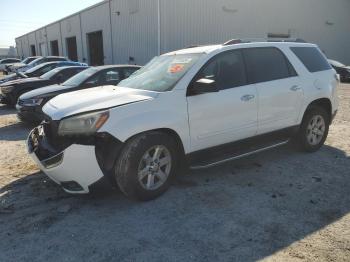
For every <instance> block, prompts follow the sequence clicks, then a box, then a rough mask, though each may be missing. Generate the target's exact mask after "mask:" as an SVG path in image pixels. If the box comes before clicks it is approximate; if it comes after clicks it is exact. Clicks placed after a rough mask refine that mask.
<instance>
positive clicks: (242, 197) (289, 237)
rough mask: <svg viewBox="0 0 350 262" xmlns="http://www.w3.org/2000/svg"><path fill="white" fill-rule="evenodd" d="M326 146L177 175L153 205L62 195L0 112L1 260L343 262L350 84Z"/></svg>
mask: <svg viewBox="0 0 350 262" xmlns="http://www.w3.org/2000/svg"><path fill="white" fill-rule="evenodd" d="M340 96H341V107H340V112H339V114H338V117H337V119H336V121H335V124H334V125H333V126H332V127H331V130H330V135H329V138H328V140H327V144H326V145H325V146H324V147H323V148H322V150H320V151H319V152H317V153H315V154H305V153H300V152H297V151H296V150H295V149H293V148H292V147H290V146H289V147H283V148H279V149H275V150H272V151H269V152H265V153H262V154H259V155H256V156H253V157H250V158H247V159H244V160H240V161H235V162H232V163H229V164H226V165H224V166H221V167H217V168H212V169H208V170H205V171H201V172H190V173H189V174H182V175H181V176H180V177H179V178H178V180H177V181H176V183H175V185H174V186H173V187H172V188H171V189H170V191H169V192H168V193H166V194H165V195H164V196H162V197H161V198H159V199H157V200H155V201H152V202H148V203H138V202H132V201H129V200H127V199H125V198H124V196H123V195H122V194H121V193H120V192H118V191H106V192H103V193H101V194H100V195H95V196H91V195H88V196H71V195H68V194H66V193H64V192H62V190H61V189H60V188H59V187H58V186H57V185H55V184H54V183H52V182H51V181H50V180H48V179H47V178H46V177H45V175H43V174H42V173H40V172H38V170H37V168H36V166H35V165H34V163H33V162H32V161H31V160H30V159H29V158H28V157H27V155H26V151H25V146H24V139H25V138H26V136H27V133H28V131H29V130H30V128H29V127H26V126H24V125H22V124H20V123H18V121H17V119H16V117H15V114H14V111H13V110H12V109H7V108H4V107H1V108H0V147H1V149H2V154H1V155H0V163H1V166H0V188H1V189H0V240H1V241H0V261H111V260H113V261H255V260H260V259H261V260H268V261H299V260H300V261H303V260H304V261H349V260H350V259H349V258H350V227H349V225H350V158H349V155H350V103H349V99H350V85H342V87H341V90H340Z"/></svg>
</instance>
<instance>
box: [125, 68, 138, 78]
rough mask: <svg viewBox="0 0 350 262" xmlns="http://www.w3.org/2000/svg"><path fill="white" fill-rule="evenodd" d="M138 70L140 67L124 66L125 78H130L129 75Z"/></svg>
mask: <svg viewBox="0 0 350 262" xmlns="http://www.w3.org/2000/svg"><path fill="white" fill-rule="evenodd" d="M137 70H139V69H138V68H133V67H130V68H124V70H123V71H124V79H125V78H128V77H129V76H131V75H132V74H133V73H135V72H136V71H137Z"/></svg>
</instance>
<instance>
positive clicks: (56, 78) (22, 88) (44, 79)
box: [0, 66, 87, 106]
mask: <svg viewBox="0 0 350 262" xmlns="http://www.w3.org/2000/svg"><path fill="white" fill-rule="evenodd" d="M85 69H87V66H69V67H60V68H56V69H54V70H51V71H50V72H48V73H46V74H44V75H42V76H40V77H32V78H26V79H20V80H14V81H10V82H8V83H7V84H6V85H0V87H1V94H2V95H1V98H0V103H3V104H8V105H10V106H15V105H16V103H17V100H18V98H19V97H20V96H21V95H22V94H24V93H26V92H29V91H31V90H34V89H37V88H40V87H44V86H48V85H53V84H59V83H63V82H65V81H66V80H67V79H68V78H71V77H72V76H73V75H75V74H77V73H79V72H81V71H83V70H85Z"/></svg>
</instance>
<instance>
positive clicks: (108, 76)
mask: <svg viewBox="0 0 350 262" xmlns="http://www.w3.org/2000/svg"><path fill="white" fill-rule="evenodd" d="M120 80H121V79H120V74H119V71H117V70H110V71H107V72H106V73H105V83H106V84H109V85H116V84H118V83H119V82H120Z"/></svg>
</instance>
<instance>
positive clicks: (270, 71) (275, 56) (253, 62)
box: [243, 47, 297, 84]
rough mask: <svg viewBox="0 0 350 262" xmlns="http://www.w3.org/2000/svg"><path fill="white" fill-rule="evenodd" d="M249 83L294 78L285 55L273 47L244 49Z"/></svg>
mask: <svg viewBox="0 0 350 262" xmlns="http://www.w3.org/2000/svg"><path fill="white" fill-rule="evenodd" d="M243 53H244V58H245V61H246V66H247V72H248V78H249V82H250V83H252V84H255V83H261V82H268V81H273V80H278V79H284V78H288V77H293V76H296V75H297V74H296V72H295V70H294V68H293V66H292V65H291V64H290V62H289V61H288V60H287V58H286V57H285V55H284V54H283V53H282V51H280V50H279V49H277V48H275V47H267V48H266V47H262V48H249V49H244V50H243Z"/></svg>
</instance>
